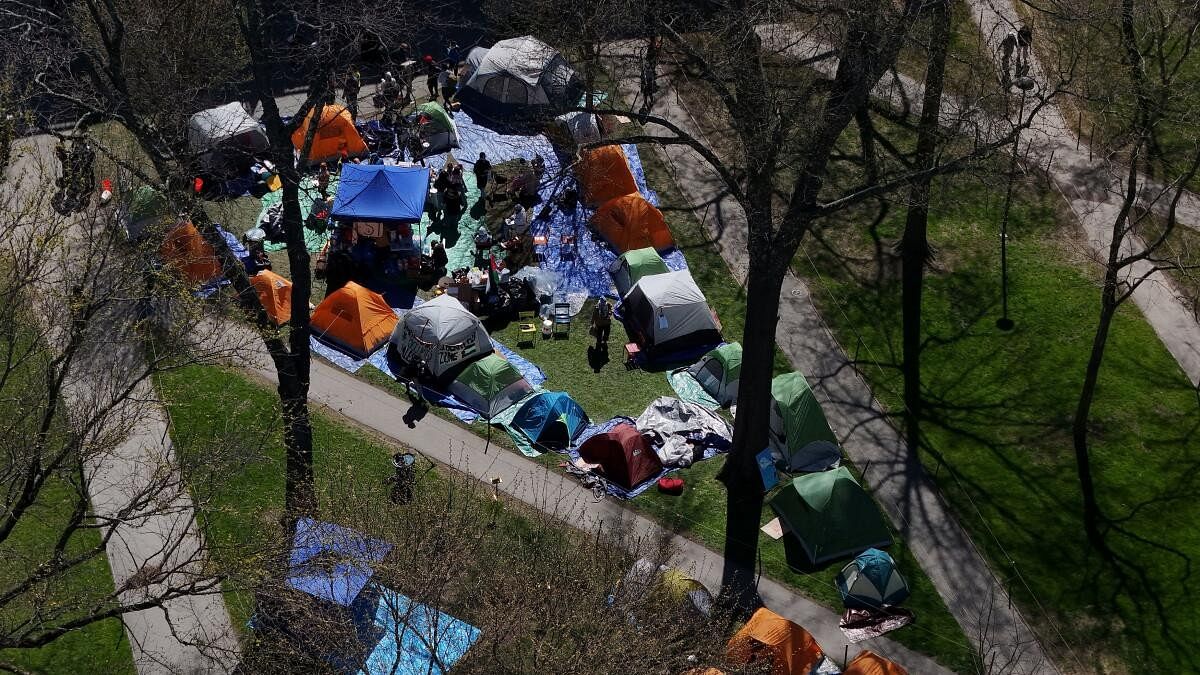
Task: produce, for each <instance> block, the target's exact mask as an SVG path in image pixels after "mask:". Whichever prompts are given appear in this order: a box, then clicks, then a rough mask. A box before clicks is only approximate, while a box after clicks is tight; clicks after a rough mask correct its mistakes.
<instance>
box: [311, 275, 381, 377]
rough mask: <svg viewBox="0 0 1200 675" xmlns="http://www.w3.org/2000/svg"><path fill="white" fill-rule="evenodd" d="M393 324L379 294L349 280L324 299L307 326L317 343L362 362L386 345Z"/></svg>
mask: <svg viewBox="0 0 1200 675" xmlns="http://www.w3.org/2000/svg"><path fill="white" fill-rule="evenodd" d="M396 321H397V319H396V313H395V312H393V311H392V308H391V307H388V304H387V301H386V300H384V299H383V296H382V295H380V294H378V293H376V292H375V291H372V290H371V289H369V288H365V287H363V286H360V285H358V284H356V283H354V282H353V281H351V282H349V283H347V284H346V285H345V286H342V287H341V288H339V289H337V290H336V291H334V292H332V293H330V294H329V295H327V296H325V299H324V300H322V301H321V304H319V305H317V308H316V309H315V310H313V313H312V318H311V319H310V321H309V323H310V325H311V326H312V332H313V335H314V336H315V337H316V338H317V339H318V340H323V341H325V342H328V343H329V344H332V345H334V346H335V347H338V348H339V349H342V350H344V351H346V352H347V353H349V354H351V355H353V356H356V357H358V358H363V359H365V358H366V357H368V356H370V355H371V353H372V352H374V351H375V350H376V349H379V348H380V347H382V346H383V345H384V344H385V343H386V342H387V339H388V335H389V334H391V332H392V329H393V328H394V327H395V326H396Z"/></svg>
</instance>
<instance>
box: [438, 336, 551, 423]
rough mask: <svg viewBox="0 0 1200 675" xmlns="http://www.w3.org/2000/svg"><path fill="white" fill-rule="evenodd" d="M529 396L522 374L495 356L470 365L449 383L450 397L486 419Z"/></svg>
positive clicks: (531, 390)
mask: <svg viewBox="0 0 1200 675" xmlns="http://www.w3.org/2000/svg"><path fill="white" fill-rule="evenodd" d="M532 393H533V387H531V386H529V383H528V382H526V381H525V378H524V377H522V376H521V372H520V371H518V370H517V369H516V368H514V367H513V365H512V364H511V363H509V362H508V360H507V359H505V358H504V357H503V356H500V355H499V354H495V353H492V354H488V355H487V356H485V357H483V358H482V359H479V360H478V361H474V362H472V363H471V364H470V365H468V366H467V367H466V368H465V369H463V371H462V372H461V373H459V374H458V377H456V378H454V381H453V382H451V383H450V394H452V395H453V396H454V397H455V398H457V399H458V400H460V401H462V402H463V403H465V404H467V405H468V406H470V407H471V409H472V410H476V411H478V412H479V413H481V414H482V415H483V416H484V417H486V418H487V419H489V420H490V419H492V418H493V417H495V416H496V415H499V414H500V413H501V412H504V411H505V410H507V409H509V408H510V407H512V406H513V405H515V404H516V403H518V402H519V401H521V399H523V398H525V397H526V396H528V395H529V394H532Z"/></svg>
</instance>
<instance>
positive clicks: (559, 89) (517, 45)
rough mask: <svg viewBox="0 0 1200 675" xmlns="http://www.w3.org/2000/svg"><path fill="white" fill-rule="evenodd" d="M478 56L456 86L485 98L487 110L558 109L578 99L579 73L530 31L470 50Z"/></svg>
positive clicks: (463, 91) (469, 55)
mask: <svg viewBox="0 0 1200 675" xmlns="http://www.w3.org/2000/svg"><path fill="white" fill-rule="evenodd" d="M472 59H478V65H476V66H475V67H474V69H473V70H472V72H471V76H470V77H469V78H468V79H467V81H466V83H465V84H464V85H463V87H462V88H461V89H460V92H459V95H460V97H462V95H463V94H464V93H465V94H467V96H466V97H465V98H467V100H468V101H469V100H470V98H471V97H472V96H476V95H477V96H480V97H483V98H485V99H487V100H488V104H487V105H486V106H481V107H486V111H487V112H499V113H500V114H501V115H505V114H507V115H511V114H514V113H518V112H522V111H527V112H528V111H533V112H536V111H538V110H540V109H550V110H562V109H564V108H567V107H569V106H572V105H575V104H576V103H578V102H579V98H580V96H581V95H582V92H583V87H582V84H581V83H580V80H579V76H578V75H577V74H576V73H575V71H574V70H573V69H572V68H571V66H570V65H568V64H567V61H566V59H564V58H563V56H562V54H560V53H559V52H558V50H556V49H554V48H553V47H551V46H550V45H547V44H546V43H544V42H542V41H541V40H538V39H537V38H535V37H533V36H532V35H525V36H523V37H518V38H509V39H507V40H501V41H499V42H497V43H496V44H494V45H492V47H491V48H490V49H488V50H487V52H485V53H482V54H477V53H476V51H475V50H471V53H470V54H468V60H472Z"/></svg>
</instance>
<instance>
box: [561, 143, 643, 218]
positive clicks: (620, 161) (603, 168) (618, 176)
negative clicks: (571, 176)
mask: <svg viewBox="0 0 1200 675" xmlns="http://www.w3.org/2000/svg"><path fill="white" fill-rule="evenodd" d="M575 175H576V177H577V178H578V179H579V184H580V186H581V187H582V188H583V189H582V193H583V200H584V201H585V202H586V203H587V204H588V205H589V206H593V207H594V206H599V205H601V204H603V203H604V202H607V201H608V200H610V199H614V198H616V197H620V196H621V195H627V194H629V193H630V192H637V183H635V182H634V181H633V174H632V173H630V172H629V160H627V159H626V158H625V152H624V151H623V150H621V146H619V145H602V146H600V147H598V148H594V149H592V150H585V151H583V153H582V157H581V159H580V161H579V164H578V165H576V168H575Z"/></svg>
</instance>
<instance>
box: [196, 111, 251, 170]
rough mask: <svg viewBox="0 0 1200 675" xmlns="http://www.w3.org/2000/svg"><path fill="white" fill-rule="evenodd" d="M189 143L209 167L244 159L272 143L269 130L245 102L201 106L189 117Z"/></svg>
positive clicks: (226, 165)
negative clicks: (263, 127) (268, 137)
mask: <svg viewBox="0 0 1200 675" xmlns="http://www.w3.org/2000/svg"><path fill="white" fill-rule="evenodd" d="M188 145H189V146H191V149H192V152H195V153H198V154H200V160H201V165H202V166H203V167H204V168H205V169H206V170H209V171H212V170H217V169H222V168H226V167H228V166H230V165H232V164H236V163H244V164H246V165H249V160H250V158H251V157H253V155H254V154H255V153H259V152H262V151H263V150H265V149H266V148H267V146H268V145H269V143H268V141H267V134H266V132H264V131H263V129H262V127H261V126H260V125H259V123H258V121H257V120H255V119H254V118H253V117H251V116H250V114H249V113H247V112H246V109H245V108H243V107H242V104H241V103H237V102H234V103H226V104H225V105H223V106H218V107H216V108H209V109H208V110H201V111H200V112H198V113H196V114H195V115H192V117H191V119H189V120H188Z"/></svg>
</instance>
